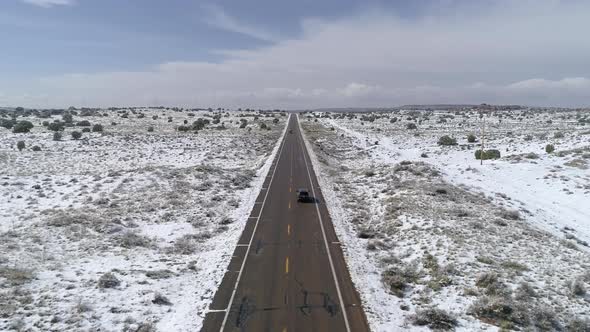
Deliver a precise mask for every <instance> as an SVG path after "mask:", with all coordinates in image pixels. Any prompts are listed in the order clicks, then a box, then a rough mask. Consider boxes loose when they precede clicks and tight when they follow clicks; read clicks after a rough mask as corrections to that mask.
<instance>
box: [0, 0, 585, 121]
mask: <svg viewBox="0 0 590 332" xmlns="http://www.w3.org/2000/svg"><path fill="white" fill-rule="evenodd" d="M589 31H590V1H583V0H570V1H565V0H562V1H559V0H496V1H494V0H481V1H471V0H415V1H405V0H403V1H402V0H399V1H378V0H373V1H367V0H363V1H360V0H359V1H356V0H300V1H281V0H256V1H254V0H249V1H237V0H220V1H214V0H212V1H199V0H125V1H121V0H2V1H1V3H0V45H1V46H2V48H1V49H2V50H1V51H0V105H4V106H26V107H67V106H70V105H73V106H111V105H178V106H192V107H209V106H212V107H217V106H220V107H254V108H289V109H307V108H317V107H385V106H394V105H402V104H411V103H420V104H426V103H483V102H486V103H504V104H517V103H518V104H528V105H554V106H590V37H589V36H590V35H589V33H588V32H589Z"/></svg>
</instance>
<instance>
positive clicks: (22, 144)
mask: <svg viewBox="0 0 590 332" xmlns="http://www.w3.org/2000/svg"><path fill="white" fill-rule="evenodd" d="M25 147H26V145H25V141H18V142H16V148H17V149H18V151H22V150H23V149H24V148H25Z"/></svg>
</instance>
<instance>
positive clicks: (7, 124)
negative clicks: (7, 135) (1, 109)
mask: <svg viewBox="0 0 590 332" xmlns="http://www.w3.org/2000/svg"><path fill="white" fill-rule="evenodd" d="M15 124H16V120H14V119H10V120H7V119H0V127H4V128H6V129H12V127H14V125H15Z"/></svg>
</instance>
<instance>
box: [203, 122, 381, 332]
mask: <svg viewBox="0 0 590 332" xmlns="http://www.w3.org/2000/svg"><path fill="white" fill-rule="evenodd" d="M297 121H298V120H297V116H296V115H292V116H291V118H290V121H289V123H288V129H287V133H286V134H285V139H284V140H283V142H282V144H281V146H280V148H279V152H278V153H277V156H276V158H275V160H274V161H273V165H272V167H271V169H270V172H269V175H268V176H267V178H266V180H265V182H264V185H263V189H262V190H261V192H260V194H259V196H258V198H257V200H256V204H255V206H254V209H253V210H252V213H251V214H250V217H249V219H248V222H247V224H246V227H245V228H244V231H243V233H242V236H241V237H240V240H239V241H238V245H237V246H236V249H235V251H234V255H233V257H232V260H231V262H230V264H229V267H228V270H227V272H226V274H225V276H224V278H223V281H222V283H221V286H220V287H219V289H218V290H217V292H216V294H215V297H214V298H213V302H212V304H211V306H210V308H209V311H208V313H207V315H206V317H205V321H204V323H203V328H202V329H201V331H207V332H209V331H256V332H263V331H279V332H289V331H306V332H307V331H330V332H331V331H369V328H368V324H367V320H366V316H365V314H364V312H363V309H362V307H361V303H360V299H359V296H358V293H357V291H356V290H355V288H354V285H353V283H352V281H351V279H350V275H349V273H348V269H347V267H346V263H345V261H344V257H343V255H342V249H341V246H340V243H339V241H338V238H337V237H336V234H335V232H334V227H333V225H332V221H331V219H330V216H329V214H328V211H327V209H326V206H325V205H324V200H323V197H322V194H321V190H320V188H319V185H318V182H317V178H316V176H315V174H314V172H313V168H312V166H311V162H310V159H309V154H308V153H307V150H306V148H305V145H304V143H303V140H302V137H301V132H300V130H299V125H298V123H297ZM290 131H292V133H290ZM298 188H307V189H309V191H310V193H312V194H313V195H314V197H315V198H316V200H317V202H316V203H299V202H297V193H296V190H297V189H298Z"/></svg>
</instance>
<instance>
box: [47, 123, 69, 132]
mask: <svg viewBox="0 0 590 332" xmlns="http://www.w3.org/2000/svg"><path fill="white" fill-rule="evenodd" d="M64 126H65V124H64V123H63V122H52V123H50V124H49V125H48V126H47V129H49V130H51V131H60V130H64Z"/></svg>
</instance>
